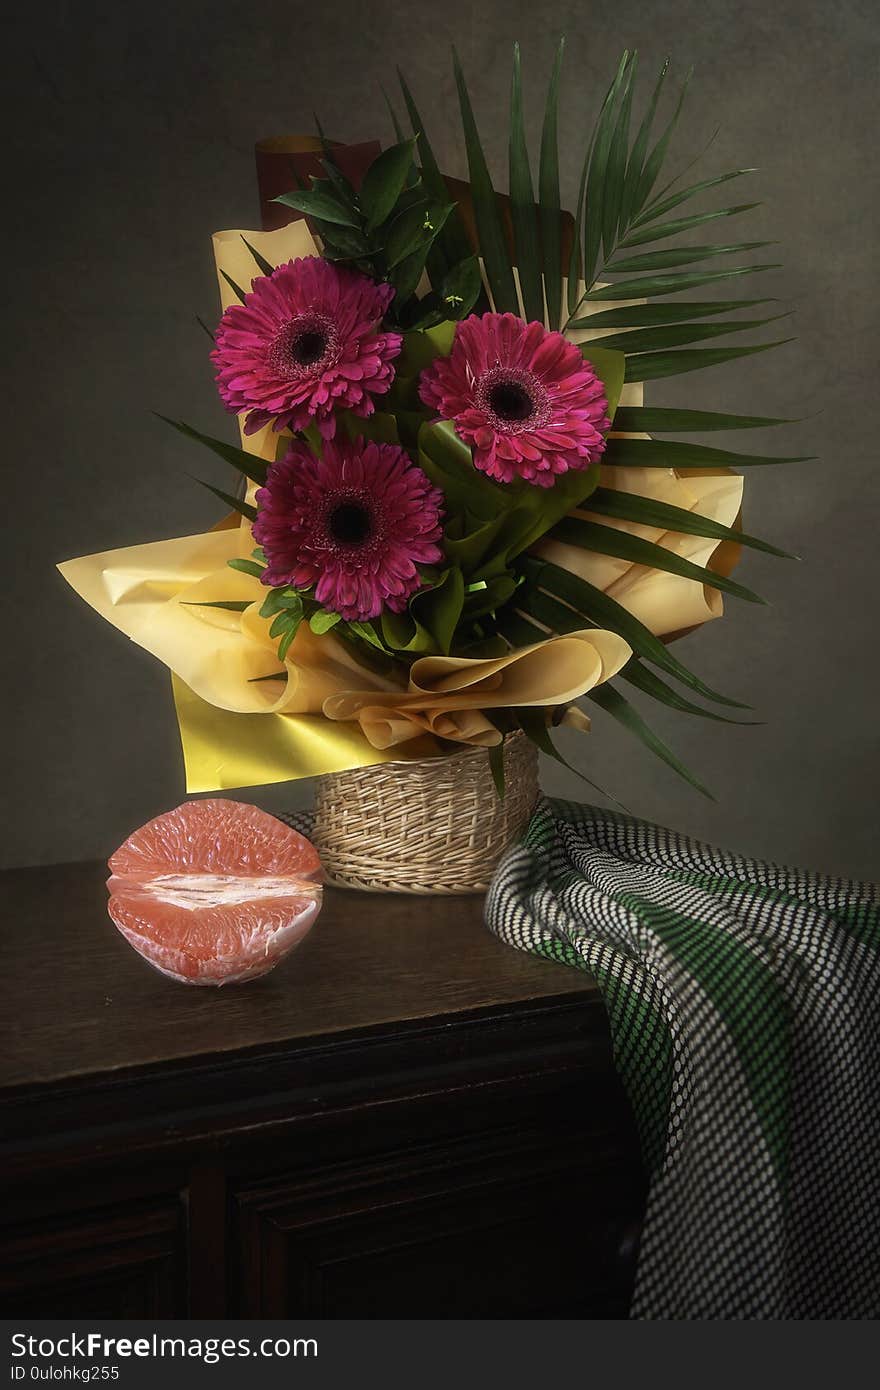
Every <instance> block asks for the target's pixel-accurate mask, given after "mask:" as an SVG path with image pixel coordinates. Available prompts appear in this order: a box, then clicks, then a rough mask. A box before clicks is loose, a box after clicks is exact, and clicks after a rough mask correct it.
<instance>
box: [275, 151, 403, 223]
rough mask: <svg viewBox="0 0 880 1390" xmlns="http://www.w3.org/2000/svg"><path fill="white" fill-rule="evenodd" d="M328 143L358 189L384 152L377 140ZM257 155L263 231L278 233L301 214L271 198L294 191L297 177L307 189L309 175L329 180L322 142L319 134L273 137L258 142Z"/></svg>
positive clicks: (339, 164)
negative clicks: (352, 143) (356, 143)
mask: <svg viewBox="0 0 880 1390" xmlns="http://www.w3.org/2000/svg"><path fill="white" fill-rule="evenodd" d="M328 144H330V145H331V147H332V149H333V157H334V159H335V160H336V163H337V164H338V166H339V168H340V169H341V170H342V172H343V174H345V176H346V178H347V179H349V180H350V181H351V183H353V184H354V186H355V188H359V187H360V185H361V180H362V179H363V177H364V174H365V173H366V171H367V169H368V168H369V167H370V165H371V164H372V162H373V160H374V159H375V158H376V156H377V154H379V153H380V152H381V149H382V146H381V145H380V144H379V142H378V141H377V140H369V141H366V142H365V143H364V144H362V145H341V144H339V143H338V142H337V141H335V140H330V141H328ZM255 154H256V160H257V185H258V187H259V190H260V217H261V219H262V224H263V231H264V232H275V231H277V230H278V228H279V227H286V226H287V225H288V223H289V222H296V221H298V220H299V219H300V218H301V217H302V213H301V212H296V211H295V210H294V209H293V208H288V207H285V206H284V204H283V203H274V202H273V201H272V199H273V198H277V197H278V196H279V195H280V194H281V193H291V192H293V190H294V189H295V188H296V187H297V178H299V179H301V180H302V182H303V183H304V184H305V185H306V186H307V187H308V183H309V177H310V176H314V177H315V178H326V173H325V171H324V170H323V169H322V168H321V141H320V140H319V139H318V137H317V136H316V135H272V136H270V137H269V138H268V139H267V140H258V141H257V144H256V147H255Z"/></svg>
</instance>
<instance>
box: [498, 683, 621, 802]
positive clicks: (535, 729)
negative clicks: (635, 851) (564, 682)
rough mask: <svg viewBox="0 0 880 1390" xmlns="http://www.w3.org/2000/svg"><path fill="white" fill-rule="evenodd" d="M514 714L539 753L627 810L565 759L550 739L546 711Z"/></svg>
mask: <svg viewBox="0 0 880 1390" xmlns="http://www.w3.org/2000/svg"><path fill="white" fill-rule="evenodd" d="M514 713H515V715H516V720H517V723H518V724H519V726H520V728H521V729H522V731H523V733H524V734H525V735H526V737H527V738H528V739H529V740H530V741H531V742H532V743H533V744H534V745H535V747H536V748H537V749H538V750H539V752H541V753H544V754H545V755H546V756H547V757H548V758H552V759H553V761H554V762H556V763H559V764H561V766H562V767H565V768H568V771H569V772H573V773H574V775H575V777H580V779H581V781H582V782H586V784H587V786H588V787H592V788H593V791H595V792H598V793H599V795H600V796H604V797H605V798H606V800H607V801H613V802H614V805H615V806H620V808H621V810H623V811H625V810H626V807H625V806H624V805H623V804H622V803H621V802H620V801H618V800H617V797H616V796H612V795H611V793H610V792H606V791H605V790H604V788H602V787H600V786H599V784H598V782H592V781H591V780H590V778H589V777H587V776H586V775H585V774H584V773H583V772H581V771H580V769H579V768H576V767H574V766H573V765H572V764H571V763H570V762H569V761H568V759H567V758H563V756H562V754H561V753H560V751H559V749H558V748H557V747H556V744H555V743H554V742H553V739H552V738H551V737H550V730H549V729H548V728H547V711H546V709H522V708H520V709H517V710H515V711H514Z"/></svg>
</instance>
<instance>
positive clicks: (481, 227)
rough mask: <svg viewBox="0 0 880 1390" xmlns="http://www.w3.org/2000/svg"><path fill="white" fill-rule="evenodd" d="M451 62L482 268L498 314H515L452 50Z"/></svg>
mask: <svg viewBox="0 0 880 1390" xmlns="http://www.w3.org/2000/svg"><path fill="white" fill-rule="evenodd" d="M453 63H454V66H455V81H456V85H457V87H458V100H459V105H460V107H461V123H462V128H463V130H464V143H465V149H466V151H467V159H468V170H469V172H470V181H471V196H472V198H473V201H474V217H475V219H476V223H477V231H478V233H479V238H480V251H481V253H482V257H483V264H484V266H485V268H486V277H487V279H488V281H489V287H490V289H491V291H492V298H493V300H494V302H495V309H496V310H497V312H498V313H499V314H503V313H505V312H509V313H512V314H518V313H519V300H518V299H517V294H516V283H515V281H514V278H513V270H512V269H511V265H510V257H509V255H508V251H507V241H506V238H505V235H504V225H503V223H502V220H501V211H500V209H499V207H498V200H497V198H496V197H495V189H494V187H493V186H492V179H491V177H490V175H489V169H488V166H487V164H486V157H485V155H484V154H483V147H482V145H481V143H480V135H479V131H478V130H477V124H476V121H475V120H474V113H473V110H472V108H471V101H470V97H469V96H468V90H467V84H466V83H465V80H464V73H463V72H462V70H461V64H460V62H459V61H458V54H457V53H456V52H455V50H454V49H453Z"/></svg>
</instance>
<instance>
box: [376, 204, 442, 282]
mask: <svg viewBox="0 0 880 1390" xmlns="http://www.w3.org/2000/svg"><path fill="white" fill-rule="evenodd" d="M452 210H453V204H452V203H446V204H445V205H443V206H441V205H440V204H439V203H428V202H422V203H416V204H415V205H414V206H413V207H409V208H406V209H405V210H404V211H403V212H402V213H400V215H399V216H398V217H395V219H394V221H393V222H392V223H391V225H390V227H389V228H388V232H387V235H386V237H385V248H384V250H385V260H386V262H387V264H388V268H389V270H393V269H394V267H395V266H397V265H400V263H401V262H402V261H405V260H406V258H407V257H408V256H412V255H413V254H414V253H415V252H417V251H422V252H423V257H422V259H423V260H424V256H425V255H426V254H427V252H428V248H429V247H430V245H431V243H432V241H434V240H435V238H436V237H437V236H438V235H439V233H440V232H441V231H442V229H443V224H444V223H445V221H446V219H447V217H448V216H449V214H450V213H451V212H452Z"/></svg>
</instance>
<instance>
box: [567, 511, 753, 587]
mask: <svg viewBox="0 0 880 1390" xmlns="http://www.w3.org/2000/svg"><path fill="white" fill-rule="evenodd" d="M550 535H551V538H552V539H553V540H556V541H561V542H562V544H563V545H575V546H578V547H579V548H580V549H582V550H592V551H596V552H598V553H599V554H600V555H613V556H614V557H615V558H616V559H618V560H626V561H628V562H629V563H630V564H633V565H645V566H646V567H647V568H649V569H655V570H663V571H664V572H665V573H667V574H677V575H679V576H680V577H681V578H682V579H692V580H694V582H695V583H697V584H707V585H709V587H710V588H713V589H720V590H721V591H722V592H723V593H725V594H731V595H732V596H733V597H734V598H740V599H744V600H745V601H746V602H747V603H765V602H766V600H765V599H762V598H760V597H759V595H758V594H756V593H753V592H752V590H751V589H746V588H745V587H744V586H743V585H742V584H737V583H736V582H735V581H734V580H733V579H729V578H728V577H727V576H726V575H723V574H716V573H715V572H714V571H713V570H710V569H706V568H705V567H704V566H703V565H695V564H694V563H693V562H692V561H691V560H685V559H683V558H682V557H681V556H680V555H676V554H675V553H674V552H673V551H671V550H667V549H666V548H665V547H664V546H662V545H657V544H656V543H655V542H654V541H648V540H644V539H643V537H641V536H633V535H631V534H630V532H629V531H621V530H619V529H618V527H616V526H604V525H603V524H602V523H601V522H598V521H587V520H585V519H584V518H582V517H578V516H567V517H563V519H562V521H560V522H559V524H558V525H557V526H555V527H554V528H553V530H552V532H551V533H550Z"/></svg>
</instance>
